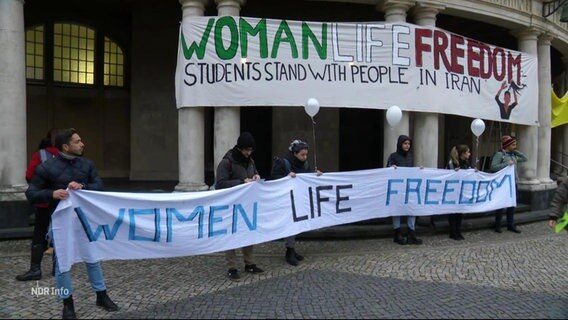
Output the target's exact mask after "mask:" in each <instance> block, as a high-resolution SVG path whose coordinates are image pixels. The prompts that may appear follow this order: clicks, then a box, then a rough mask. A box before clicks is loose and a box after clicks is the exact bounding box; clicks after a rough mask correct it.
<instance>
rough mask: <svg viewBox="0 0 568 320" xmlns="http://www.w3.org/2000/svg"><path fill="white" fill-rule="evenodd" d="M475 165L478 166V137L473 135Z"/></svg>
mask: <svg viewBox="0 0 568 320" xmlns="http://www.w3.org/2000/svg"><path fill="white" fill-rule="evenodd" d="M475 166H476V167H477V169H480V168H479V137H478V136H476V137H475Z"/></svg>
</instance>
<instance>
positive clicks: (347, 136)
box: [339, 108, 384, 171]
mask: <svg viewBox="0 0 568 320" xmlns="http://www.w3.org/2000/svg"><path fill="white" fill-rule="evenodd" d="M383 115H384V111H383V110H373V109H346V108H343V109H340V111H339V132H340V135H339V170H340V171H350V170H363V169H374V168H382V167H383Z"/></svg>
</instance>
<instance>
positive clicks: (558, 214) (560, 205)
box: [548, 180, 568, 229]
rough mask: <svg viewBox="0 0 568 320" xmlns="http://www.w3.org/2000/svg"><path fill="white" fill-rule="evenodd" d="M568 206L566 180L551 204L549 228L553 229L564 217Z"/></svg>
mask: <svg viewBox="0 0 568 320" xmlns="http://www.w3.org/2000/svg"><path fill="white" fill-rule="evenodd" d="M567 204H568V180H564V182H562V183H561V184H560V185H559V186H558V189H556V193H555V194H554V197H553V198H552V201H551V202H550V214H549V216H548V226H549V227H550V228H552V229H554V228H555V227H556V223H557V222H558V220H559V219H560V218H562V217H563V215H564V211H565V210H566V205H567Z"/></svg>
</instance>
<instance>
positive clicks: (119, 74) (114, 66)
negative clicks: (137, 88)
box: [104, 37, 124, 87]
mask: <svg viewBox="0 0 568 320" xmlns="http://www.w3.org/2000/svg"><path fill="white" fill-rule="evenodd" d="M104 84H105V86H115V87H122V86H124V55H123V54H122V49H120V47H119V46H118V45H117V44H116V43H115V42H113V41H112V40H111V39H109V38H107V37H105V66H104Z"/></svg>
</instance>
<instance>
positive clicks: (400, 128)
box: [378, 0, 414, 166]
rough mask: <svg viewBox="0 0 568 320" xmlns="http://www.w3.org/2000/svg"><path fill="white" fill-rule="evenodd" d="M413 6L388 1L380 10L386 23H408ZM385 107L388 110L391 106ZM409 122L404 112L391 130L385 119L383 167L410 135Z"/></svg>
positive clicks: (410, 3)
mask: <svg viewBox="0 0 568 320" xmlns="http://www.w3.org/2000/svg"><path fill="white" fill-rule="evenodd" d="M413 5H414V2H413V1H403V0H386V1H384V2H382V3H381V4H380V5H379V7H378V9H379V10H381V11H383V12H384V13H385V22H387V23H395V22H406V12H407V11H408V9H409V8H410V7H412V6H413ZM385 107H387V108H388V107H390V106H385ZM409 120H410V117H409V113H408V112H407V111H403V112H402V119H400V123H399V124H398V125H397V126H396V127H395V128H391V127H390V125H389V124H388V121H387V119H386V116H385V117H384V120H383V121H384V130H383V131H384V137H383V166H386V165H387V159H388V157H389V155H390V154H391V153H393V152H395V151H396V142H397V139H398V136H400V135H401V134H404V135H409V134H410V122H409Z"/></svg>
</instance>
